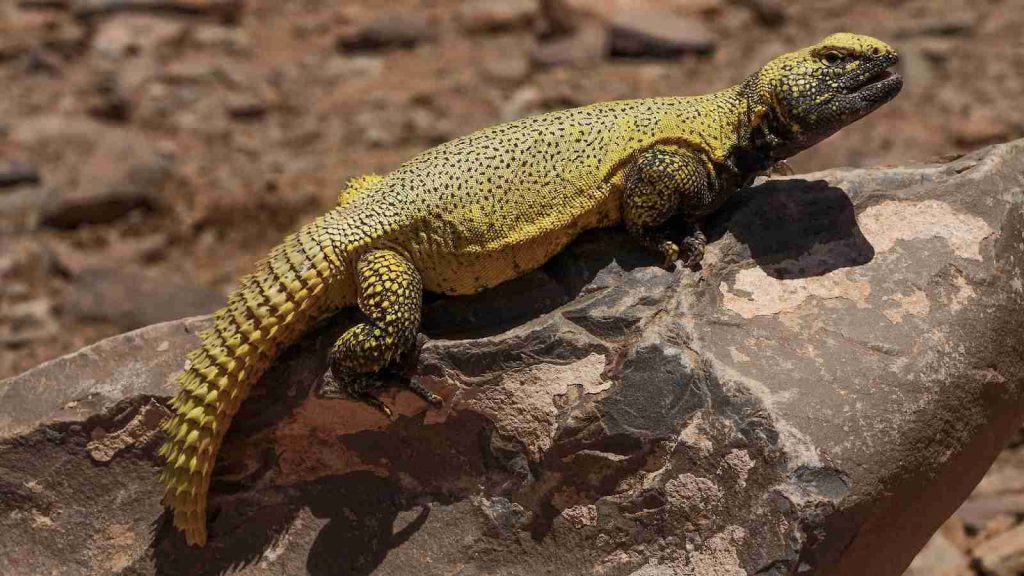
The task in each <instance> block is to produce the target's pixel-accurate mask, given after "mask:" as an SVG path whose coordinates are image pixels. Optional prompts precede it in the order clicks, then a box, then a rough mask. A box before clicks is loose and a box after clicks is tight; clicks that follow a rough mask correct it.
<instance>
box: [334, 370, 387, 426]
mask: <svg viewBox="0 0 1024 576" xmlns="http://www.w3.org/2000/svg"><path fill="white" fill-rule="evenodd" d="M370 378H371V376H369V375H367V374H342V376H341V377H340V378H339V377H338V376H336V375H335V374H334V370H332V369H330V368H328V369H327V371H326V372H324V376H323V379H322V380H321V381H320V386H319V387H318V388H317V390H316V395H317V397H319V398H324V399H327V400H359V401H360V402H364V403H366V404H369V405H370V406H373V407H374V408H376V409H377V410H380V411H381V413H383V414H384V416H386V417H387V419H388V420H394V419H395V415H394V412H392V411H391V408H390V407H388V405H387V404H385V403H384V402H383V401H382V400H381V399H380V398H377V397H376V396H374V395H373V394H370V393H369V392H366V390H368V389H370V388H377V387H379V386H380V385H379V384H377V383H376V382H374V381H372V380H371V379H370Z"/></svg>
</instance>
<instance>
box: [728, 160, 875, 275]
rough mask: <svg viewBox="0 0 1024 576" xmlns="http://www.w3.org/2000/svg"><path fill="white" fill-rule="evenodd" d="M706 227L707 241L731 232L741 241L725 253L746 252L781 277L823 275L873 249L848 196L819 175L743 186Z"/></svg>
mask: <svg viewBox="0 0 1024 576" xmlns="http://www.w3.org/2000/svg"><path fill="white" fill-rule="evenodd" d="M708 231H709V234H708V240H709V241H711V242H713V241H715V240H717V239H719V238H720V237H721V236H723V235H724V234H725V233H726V232H729V233H731V234H732V236H734V237H735V238H736V239H737V240H738V241H739V242H740V244H742V245H743V248H741V249H740V250H739V251H738V252H737V253H735V254H732V255H729V259H731V260H743V259H745V258H747V257H749V258H751V259H753V260H754V261H755V262H756V263H757V264H758V266H760V267H761V269H762V270H764V272H765V273H766V274H767V275H768V276H771V277H773V278H777V279H780V280H788V279H795V278H807V277H811V276H821V275H824V274H827V273H829V272H832V271H833V270H838V269H840V268H848V267H851V266H859V265H862V264H866V263H868V262H870V261H871V259H872V258H874V255H875V250H874V247H872V246H871V243H870V242H868V240H867V238H865V237H864V234H863V233H862V232H861V230H860V228H859V227H858V225H857V219H856V211H855V209H854V206H853V202H851V201H850V198H849V196H848V195H847V194H846V192H844V191H843V190H841V189H840V188H836V187H834V186H830V185H829V184H828V183H827V182H825V181H822V180H817V181H813V182H812V181H809V180H801V179H798V178H790V179H784V180H768V181H766V182H764V183H761V184H759V185H757V186H751V187H748V188H743V189H741V190H740V191H739V192H737V193H736V195H735V196H733V197H732V198H731V199H730V200H729V201H728V202H727V203H726V204H725V206H723V207H722V209H721V210H720V211H719V212H718V213H717V214H715V215H714V216H712V217H711V219H710V220H709V222H708Z"/></svg>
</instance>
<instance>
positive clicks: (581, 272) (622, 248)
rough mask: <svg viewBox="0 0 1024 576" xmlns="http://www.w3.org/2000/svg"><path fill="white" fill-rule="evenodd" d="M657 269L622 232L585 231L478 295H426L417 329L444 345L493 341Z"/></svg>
mask: <svg viewBox="0 0 1024 576" xmlns="http://www.w3.org/2000/svg"><path fill="white" fill-rule="evenodd" d="M657 265H658V259H657V258H656V257H655V255H654V254H653V253H652V252H651V251H649V250H647V249H645V248H644V247H643V246H641V245H640V244H639V243H638V242H637V241H636V240H634V239H633V238H630V237H629V235H627V234H626V232H625V231H624V230H622V229H619V228H606V229H599V230H589V231H587V232H584V233H583V234H581V235H580V237H579V238H577V239H576V240H575V241H574V242H572V243H571V244H570V245H569V246H567V247H566V248H565V249H564V250H563V251H562V252H560V253H559V254H557V255H556V256H554V257H553V258H552V259H551V260H549V261H548V262H547V263H546V264H544V265H543V266H541V267H540V268H539V269H537V270H535V271H533V272H530V273H528V274H526V275H524V276H522V277H519V278H515V279H513V280H509V281H508V282H505V283H503V284H500V285H498V286H496V287H494V288H491V289H489V290H485V291H483V292H481V293H479V294H474V295H471V296H441V295H437V294H427V295H426V296H425V298H424V308H423V323H422V330H423V332H424V334H426V335H427V336H428V337H430V338H444V339H447V340H461V339H472V338H484V337H489V336H496V335H498V334H501V333H503V332H507V331H509V330H511V329H513V328H516V327H518V326H521V325H523V324H526V323H528V322H530V321H531V320H535V319H536V318H539V317H540V316H543V315H544V314H547V313H549V312H552V311H554V310H556V309H557V308H559V307H561V306H563V305H565V304H567V303H569V302H572V301H573V300H575V299H576V298H578V297H579V296H580V295H582V294H588V293H591V292H594V291H597V290H600V289H601V288H604V287H607V286H609V285H612V284H614V283H616V282H617V281H618V280H620V279H621V277H622V276H623V275H624V274H625V273H626V272H629V271H631V270H634V269H636V268H638V267H642V266H657Z"/></svg>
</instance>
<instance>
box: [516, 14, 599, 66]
mask: <svg viewBox="0 0 1024 576" xmlns="http://www.w3.org/2000/svg"><path fill="white" fill-rule="evenodd" d="M608 46H609V38H608V31H607V30H606V29H605V28H604V27H603V26H601V25H598V24H596V23H588V24H586V25H583V26H581V27H580V28H578V29H577V30H576V31H574V32H572V33H571V34H568V35H566V36H556V37H555V38H554V39H552V40H547V41H544V42H541V43H540V44H538V45H537V47H536V48H534V50H533V54H532V58H533V61H534V62H535V63H537V64H538V65H541V66H564V65H586V64H593V63H596V62H600V61H601V60H603V59H604V58H605V57H606V56H607V55H608Z"/></svg>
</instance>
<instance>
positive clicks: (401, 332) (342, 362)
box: [322, 250, 440, 417]
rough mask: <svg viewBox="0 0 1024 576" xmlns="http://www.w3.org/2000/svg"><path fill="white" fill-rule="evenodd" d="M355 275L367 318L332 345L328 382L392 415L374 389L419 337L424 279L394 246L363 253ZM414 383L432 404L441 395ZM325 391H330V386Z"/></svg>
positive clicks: (416, 388) (361, 303)
mask: <svg viewBox="0 0 1024 576" xmlns="http://www.w3.org/2000/svg"><path fill="white" fill-rule="evenodd" d="M356 281H357V282H358V287H359V300H358V304H359V310H360V311H362V313H363V315H365V316H366V321H365V322H362V323H360V324H356V325H355V326H353V327H351V328H349V329H348V330H347V331H346V332H345V333H344V334H342V335H341V338H338V341H337V343H335V345H334V348H333V349H331V354H330V365H331V368H330V375H329V377H328V384H330V385H332V386H333V387H334V388H336V389H337V390H338V391H340V392H342V393H344V394H346V395H348V396H351V397H353V398H355V399H358V400H362V401H364V402H367V403H368V404H370V405H371V406H374V407H376V408H378V409H379V410H381V411H382V412H384V413H385V414H386V415H387V416H388V417H390V416H391V410H390V409H389V408H388V407H387V406H385V405H384V403H383V402H381V401H380V400H379V399H377V398H376V397H375V396H373V395H372V394H371V393H370V391H371V390H374V389H377V388H380V387H381V386H382V385H383V384H382V382H381V380H379V377H378V374H377V373H378V372H380V371H381V370H382V369H383V368H384V367H386V366H388V364H390V363H391V362H392V361H394V360H395V359H397V358H399V357H400V356H402V354H403V353H405V352H407V351H408V350H409V349H410V348H412V347H413V346H414V345H415V343H416V332H417V330H418V329H419V325H420V313H421V310H422V307H423V281H422V280H421V279H420V274H419V272H417V271H416V268H415V267H413V265H412V263H410V262H409V261H408V260H406V259H405V258H404V257H403V256H402V255H400V254H398V253H397V252H393V251H391V250H374V251H372V252H368V253H366V254H365V255H364V256H363V257H362V258H360V259H359V262H358V264H357V265H356ZM331 380H333V382H331ZM410 387H411V388H412V389H413V391H414V392H416V393H417V394H419V395H420V396H423V397H424V399H426V400H427V401H428V402H431V403H432V404H435V405H436V404H437V403H438V402H439V401H440V399H439V398H438V397H437V396H436V395H434V394H433V393H431V392H429V391H425V392H427V394H426V395H425V394H423V391H421V390H422V387H421V386H419V385H410ZM322 395H324V396H327V395H328V392H327V390H323V391H322Z"/></svg>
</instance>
